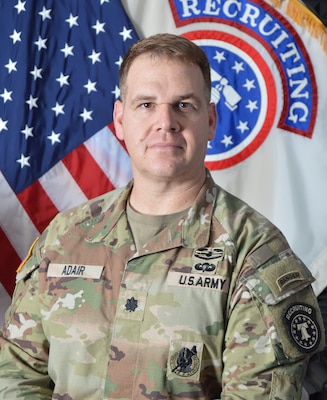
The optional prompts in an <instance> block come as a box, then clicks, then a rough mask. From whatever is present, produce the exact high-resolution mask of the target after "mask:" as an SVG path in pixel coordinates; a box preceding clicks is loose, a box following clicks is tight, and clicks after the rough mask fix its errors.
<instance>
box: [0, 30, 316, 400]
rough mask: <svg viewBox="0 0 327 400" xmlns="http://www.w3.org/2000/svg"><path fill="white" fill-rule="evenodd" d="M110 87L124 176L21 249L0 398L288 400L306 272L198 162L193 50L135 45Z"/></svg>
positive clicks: (201, 136)
mask: <svg viewBox="0 0 327 400" xmlns="http://www.w3.org/2000/svg"><path fill="white" fill-rule="evenodd" d="M120 83H121V101H117V102H116V104H115V108H114V122H115V128H116V133H117V136H118V137H119V139H122V140H124V142H125V144H126V147H127V149H128V151H129V154H130V157H131V161H132V167H133V175H134V179H133V181H132V182H131V183H130V184H129V185H128V186H127V187H126V188H123V189H119V190H116V191H113V192H110V193H108V194H105V195H103V196H100V197H99V198H97V199H94V200H92V201H89V202H88V203H86V204H83V205H81V206H79V207H76V208H74V209H73V210H69V211H66V212H64V213H61V214H59V215H58V216H57V217H56V218H55V219H54V220H53V221H52V223H51V224H50V226H49V227H48V229H47V230H46V231H45V232H44V234H43V235H42V237H41V238H40V239H39V240H38V241H37V242H36V243H35V244H34V245H33V246H32V250H31V254H30V255H29V256H28V257H27V259H26V261H25V262H24V263H23V264H22V266H21V267H20V269H19V272H18V275H17V288H16V291H15V295H14V298H13V303H12V306H11V308H9V310H8V312H7V315H6V324H5V326H4V328H3V330H2V335H1V338H0V346H1V347H0V349H1V350H0V398H1V399H12V398H24V399H50V398H51V397H52V398H53V399H74V400H75V399H99V400H100V399H136V400H138V399H168V398H169V399H249V400H250V399H251V400H253V399H255V398H256V399H257V398H260V399H283V400H286V399H300V398H301V382H302V377H303V374H304V371H305V364H306V361H307V359H308V357H309V356H310V355H311V354H313V353H315V352H317V351H319V350H320V349H321V348H322V345H323V337H322V336H323V335H322V321H321V315H320V313H319V309H318V305H317V302H316V299H315V297H314V295H313V292H312V289H311V286H310V283H311V282H312V281H313V278H312V276H311V274H310V272H309V271H308V270H307V269H306V267H305V266H304V265H303V264H302V262H301V261H300V260H299V259H298V258H297V257H296V256H295V255H294V254H293V252H292V251H291V249H290V248H289V245H288V244H287V242H286V240H285V239H284V237H283V236H282V235H281V233H280V232H279V231H278V230H277V229H276V227H274V226H273V225H272V224H271V223H270V222H269V221H267V220H266V219H265V218H264V217H263V216H261V215H259V214H258V213H257V212H255V211H254V210H253V209H251V208H250V207H249V206H248V205H246V204H245V203H243V202H242V201H241V200H239V199H237V198H235V197H233V196H231V195H230V194H228V193H226V192H225V191H224V190H223V189H221V188H220V187H219V186H217V185H216V184H215V183H214V182H213V180H212V178H211V176H210V174H209V172H208V171H207V170H206V169H205V167H204V157H205V153H206V148H207V143H208V141H210V140H211V139H212V138H213V136H214V132H215V126H216V121H217V115H216V108H215V106H214V104H213V103H210V91H211V82H210V67H209V64H208V60H207V58H206V56H205V54H204V52H203V51H202V50H201V49H200V48H199V47H198V46H196V45H195V44H194V43H192V42H190V41H189V40H187V39H185V38H182V37H178V36H174V35H170V34H160V35H155V36H153V37H150V38H148V39H144V40H141V41H139V42H138V43H137V44H135V45H134V46H133V47H132V48H131V49H130V50H129V51H128V53H127V55H126V57H125V58H124V61H123V63H122V65H121V71H120Z"/></svg>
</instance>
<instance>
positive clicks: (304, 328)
mask: <svg viewBox="0 0 327 400" xmlns="http://www.w3.org/2000/svg"><path fill="white" fill-rule="evenodd" d="M284 321H285V322H286V326H287V329H288V333H289V336H290V338H291V340H292V342H293V343H294V344H295V346H296V347H297V348H298V349H299V350H300V351H302V352H304V353H311V352H312V351H314V350H315V349H316V348H317V347H318V346H319V343H320V338H321V331H320V327H319V325H318V323H317V320H316V317H315V310H314V309H313V308H312V306H310V305H309V304H305V303H293V304H291V305H289V306H288V307H287V309H286V310H285V313H284Z"/></svg>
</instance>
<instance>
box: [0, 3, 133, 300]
mask: <svg viewBox="0 0 327 400" xmlns="http://www.w3.org/2000/svg"><path fill="white" fill-rule="evenodd" d="M0 37H1V50H0V68H1V73H0V168H1V172H0V196H1V203H0V204H1V207H0V282H1V283H2V284H3V286H4V287H5V288H6V289H7V291H8V293H10V294H11V293H12V290H13V287H14V280H15V278H14V277H15V270H16V267H17V266H18V265H19V263H20V261H21V260H22V259H23V258H24V257H25V256H26V253H27V251H28V249H29V247H30V245H31V243H32V241H33V239H34V238H35V237H36V236H39V235H40V233H41V232H42V231H43V230H44V228H45V227H46V226H47V224H48V223H49V221H50V220H51V219H52V218H53V217H54V216H55V214H56V213H57V212H58V211H61V210H64V209H67V208H69V207H72V206H74V205H76V204H79V203H81V202H83V201H85V200H87V199H89V198H91V197H94V196H97V195H99V194H101V193H104V192H106V191H108V190H111V189H113V188H115V187H118V186H122V185H124V184H126V183H127V181H128V180H129V179H130V178H131V168H130V162H129V157H128V155H127V153H126V151H125V149H124V147H123V145H122V144H121V143H120V142H119V141H118V139H117V138H116V137H115V135H114V130H113V126H112V109H113V103H114V101H115V100H116V99H117V98H118V97H119V88H118V70H119V66H120V63H121V61H122V56H123V55H124V53H125V52H126V51H127V49H128V48H129V47H130V46H131V45H132V44H133V43H134V42H135V41H136V40H137V35H136V33H135V31H134V29H133V26H132V24H131V22H130V20H129V19H128V17H127V15H126V13H125V10H124V8H123V6H122V4H121V2H120V0H44V1H40V0H38V1H34V0H26V1H22V0H7V1H5V2H1V6H0Z"/></svg>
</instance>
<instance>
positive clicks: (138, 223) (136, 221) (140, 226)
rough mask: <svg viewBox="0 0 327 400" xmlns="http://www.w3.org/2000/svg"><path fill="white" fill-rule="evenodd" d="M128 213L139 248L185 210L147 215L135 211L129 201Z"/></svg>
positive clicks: (178, 217)
mask: <svg viewBox="0 0 327 400" xmlns="http://www.w3.org/2000/svg"><path fill="white" fill-rule="evenodd" d="M126 213H127V220H128V223H129V225H130V227H131V230H132V233H133V237H134V241H135V245H136V249H137V250H138V249H140V248H141V247H142V246H144V245H145V244H146V243H147V242H148V241H149V240H150V239H151V238H153V237H154V236H156V235H157V234H158V233H159V232H160V231H162V230H163V229H165V228H166V227H167V226H169V225H172V224H173V223H175V222H176V221H178V220H179V219H180V218H181V216H182V215H184V214H185V210H183V211H180V212H178V213H175V214H169V215H146V214H140V213H138V212H137V211H135V210H134V209H133V208H132V207H131V205H130V203H129V201H128V202H127V207H126Z"/></svg>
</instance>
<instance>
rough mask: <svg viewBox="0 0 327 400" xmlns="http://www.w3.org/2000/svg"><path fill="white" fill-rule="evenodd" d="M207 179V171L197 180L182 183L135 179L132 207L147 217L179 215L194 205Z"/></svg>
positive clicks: (131, 199) (131, 197)
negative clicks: (178, 213)
mask: <svg viewBox="0 0 327 400" xmlns="http://www.w3.org/2000/svg"><path fill="white" fill-rule="evenodd" d="M205 179H206V174H205V171H204V173H203V174H201V177H197V179H192V180H191V181H184V182H180V183H179V182H176V181H174V180H172V181H167V182H165V181H164V180H161V179H158V180H157V181H155V182H153V181H149V180H146V179H141V180H139V179H137V178H136V177H134V185H133V189H132V192H131V196H130V205H131V206H132V207H133V209H134V210H136V211H138V212H139V213H142V214H147V215H169V214H174V213H177V212H179V211H182V210H185V209H186V208H187V207H189V206H191V205H192V204H193V202H194V200H195V198H196V197H197V195H198V193H199V191H200V189H201V187H202V186H203V184H204V181H205Z"/></svg>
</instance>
